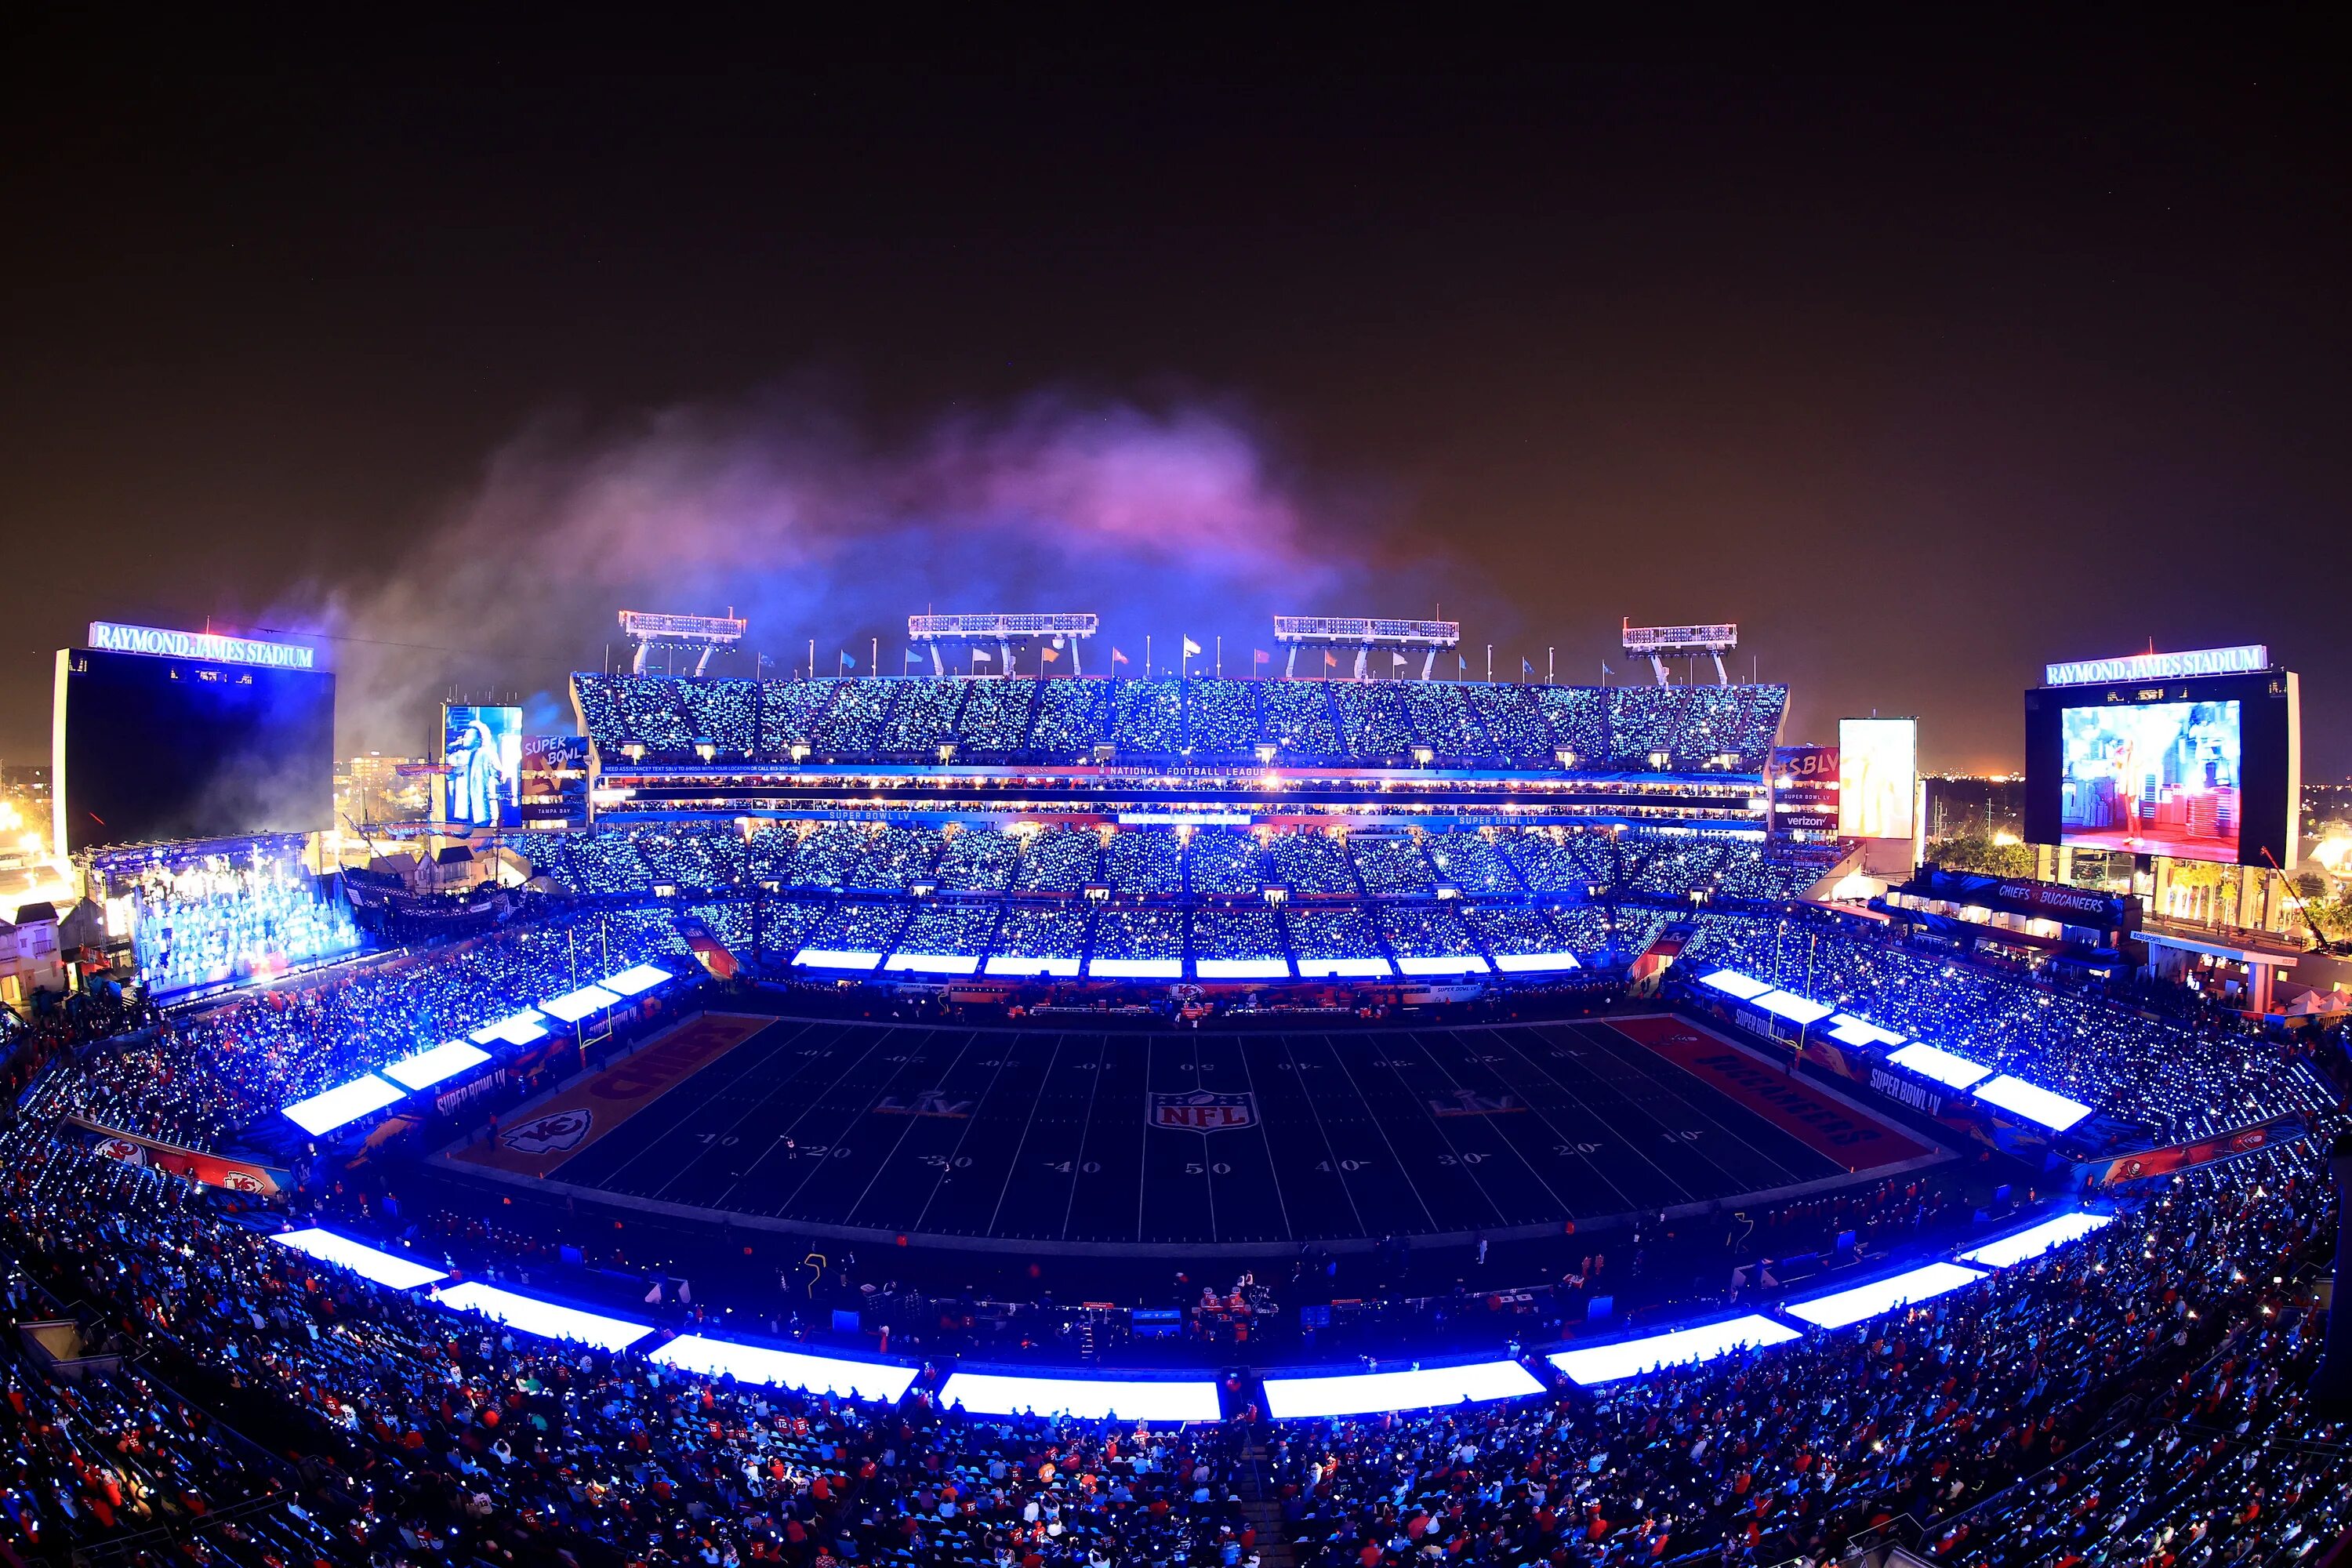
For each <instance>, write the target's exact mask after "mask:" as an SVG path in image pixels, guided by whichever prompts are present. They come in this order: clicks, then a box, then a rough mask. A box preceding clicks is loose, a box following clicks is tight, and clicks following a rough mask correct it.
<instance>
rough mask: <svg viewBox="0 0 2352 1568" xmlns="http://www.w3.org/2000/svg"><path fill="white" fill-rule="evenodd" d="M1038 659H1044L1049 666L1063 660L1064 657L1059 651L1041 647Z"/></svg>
mask: <svg viewBox="0 0 2352 1568" xmlns="http://www.w3.org/2000/svg"><path fill="white" fill-rule="evenodd" d="M1037 657H1038V658H1042V659H1044V660H1045V662H1046V663H1047V664H1051V663H1053V662H1054V661H1055V659H1057V658H1061V657H1062V655H1061V652H1060V650H1059V649H1056V648H1050V647H1041V648H1039V649H1038V650H1037Z"/></svg>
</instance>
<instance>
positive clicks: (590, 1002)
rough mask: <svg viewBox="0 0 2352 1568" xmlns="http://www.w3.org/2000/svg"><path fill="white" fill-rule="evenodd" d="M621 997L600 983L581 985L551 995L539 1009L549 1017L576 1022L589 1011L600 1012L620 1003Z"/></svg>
mask: <svg viewBox="0 0 2352 1568" xmlns="http://www.w3.org/2000/svg"><path fill="white" fill-rule="evenodd" d="M620 1001H621V999H620V998H619V997H618V996H615V995H614V994H612V993H611V992H610V991H607V990H605V989H604V987H603V986H602V985H583V986H582V987H581V988H580V989H579V990H577V991H566V992H565V993H564V994H562V995H561V996H551V997H549V998H548V999H547V1000H546V1001H544V1002H541V1004H540V1005H539V1010H540V1011H541V1012H542V1013H544V1014H546V1015H547V1016H549V1017H551V1018H561V1019H562V1020H563V1021H564V1022H565V1023H567V1024H576V1023H578V1022H579V1021H580V1020H581V1019H583V1018H585V1017H586V1016H588V1015H589V1014H591V1013H601V1012H603V1011H604V1009H605V1008H607V1007H615V1006H618V1005H620Z"/></svg>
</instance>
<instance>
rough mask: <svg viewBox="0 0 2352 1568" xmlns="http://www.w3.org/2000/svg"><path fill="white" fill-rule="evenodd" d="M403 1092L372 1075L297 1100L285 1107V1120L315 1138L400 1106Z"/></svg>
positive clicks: (394, 1085)
mask: <svg viewBox="0 0 2352 1568" xmlns="http://www.w3.org/2000/svg"><path fill="white" fill-rule="evenodd" d="M404 1092H405V1091H404V1090H403V1089H401V1088H400V1086H399V1085H397V1084H390V1083H386V1082H384V1081H383V1079H380V1078H378V1077H376V1076H375V1075H374V1074H373V1073H370V1074H369V1075H368V1076H367V1077H365V1078H355V1079H352V1081H351V1082H349V1083H339V1084H337V1085H336V1086H335V1087H334V1088H332V1089H328V1090H327V1091H326V1092H325V1093H323V1094H314V1095H312V1096H311V1097H310V1099H308V1100H296V1101H295V1102H294V1103H293V1104H291V1105H289V1106H288V1107H287V1108H286V1120H288V1121H291V1122H292V1123H294V1125H295V1126H297V1127H299V1128H300V1129H301V1130H302V1131H305V1132H308V1133H310V1135H311V1136H312V1137H314V1138H315V1137H317V1136H318V1135H319V1134H320V1133H321V1132H332V1131H334V1130H335V1129H336V1128H338V1127H341V1126H343V1125H345V1124H346V1123H348V1122H352V1121H358V1120H359V1119H360V1118H361V1117H362V1116H365V1115H367V1114H368V1113H369V1112H371V1111H376V1110H383V1108H384V1107H385V1106H387V1105H394V1104H397V1103H398V1102H399V1100H400V1098H401V1096H402V1095H403V1094H404Z"/></svg>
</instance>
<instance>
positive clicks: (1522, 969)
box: [1495, 952, 1584, 974]
mask: <svg viewBox="0 0 2352 1568" xmlns="http://www.w3.org/2000/svg"><path fill="white" fill-rule="evenodd" d="M1495 967H1496V968H1497V969H1499V970H1501V971H1502V972H1503V973H1506V974H1543V973H1551V972H1553V971H1556V970H1562V969H1581V968H1583V967H1584V965H1583V964H1582V963H1580V962H1579V961H1578V959H1577V956H1576V954H1574V953H1572V952H1498V953H1496V955H1495Z"/></svg>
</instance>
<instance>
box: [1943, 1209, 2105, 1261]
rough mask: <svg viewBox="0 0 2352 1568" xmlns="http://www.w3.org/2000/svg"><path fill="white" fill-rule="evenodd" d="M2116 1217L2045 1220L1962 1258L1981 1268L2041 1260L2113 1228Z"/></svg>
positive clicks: (2098, 1215)
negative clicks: (2032, 1259)
mask: <svg viewBox="0 0 2352 1568" xmlns="http://www.w3.org/2000/svg"><path fill="white" fill-rule="evenodd" d="M2115 1219H2116V1216H2115V1215H2107V1214H2062V1215H2059V1216H2058V1217H2057V1218H2055V1219H2045V1220H2043V1221H2042V1223H2041V1224H2040V1225H2037V1226H2033V1227H2032V1228H2031V1229H2029V1230H2021V1231H2019V1232H2018V1233H2017V1234H2016V1235H2014V1236H2004V1237H2001V1238H2000V1240H1999V1241H1988V1242H1986V1243H1985V1244H1984V1245H1983V1246H1982V1247H1974V1248H1971V1249H1970V1250H1969V1251H1967V1252H1963V1253H1961V1254H1960V1261H1961V1262H1963V1263H1973V1264H1975V1265H1977V1266H1978V1267H1979V1268H2008V1267H2010V1266H2011V1264H2014V1263H2022V1262H2024V1261H2025V1260H2026V1259H2028V1258H2039V1257H2041V1256H2042V1254H2043V1253H2045V1252H2048V1251H2050V1250H2051V1249H2052V1248H2053V1247H2063V1246H2065V1245H2066V1244H2067V1243H2068V1242H2070V1241H2079V1240H2081V1239H2082V1238H2083V1237H2086V1236H2088V1235H2090V1234H2091V1233H2092V1232H2093V1231H2095V1230H2098V1229H2101V1228H2103V1227H2104V1226H2110V1225H2113V1224H2114V1223H2115Z"/></svg>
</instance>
